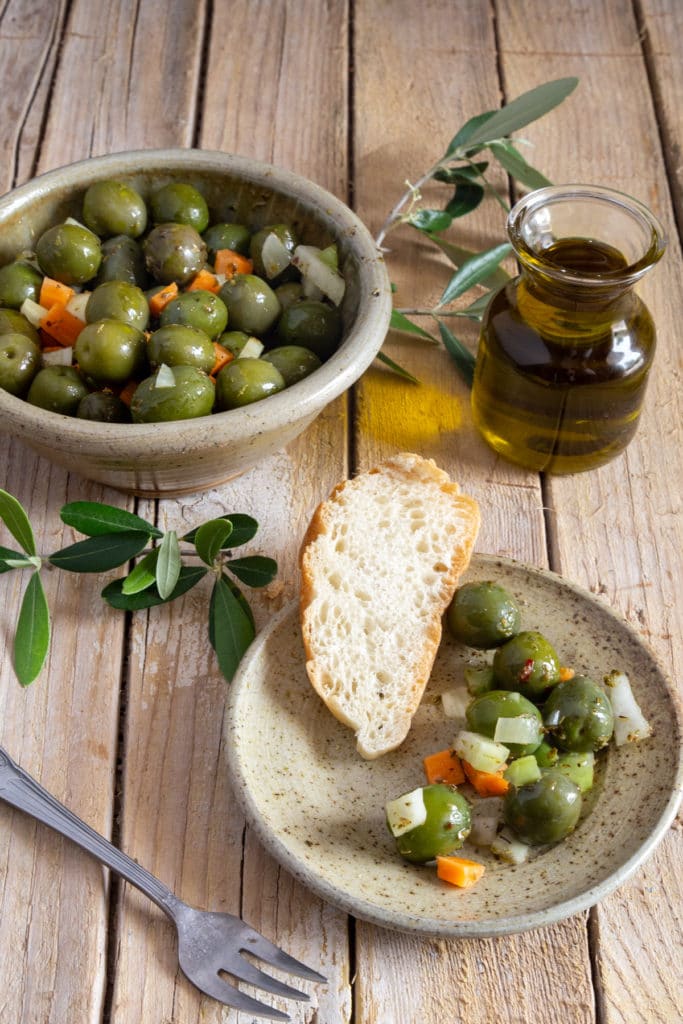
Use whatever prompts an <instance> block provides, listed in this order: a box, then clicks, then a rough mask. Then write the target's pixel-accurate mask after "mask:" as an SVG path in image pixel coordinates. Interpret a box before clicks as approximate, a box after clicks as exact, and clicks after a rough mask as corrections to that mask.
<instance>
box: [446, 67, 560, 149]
mask: <svg viewBox="0 0 683 1024" xmlns="http://www.w3.org/2000/svg"><path fill="white" fill-rule="evenodd" d="M578 82H579V80H578V78H557V79H555V81H553V82H545V83H544V84H543V85H538V86H536V88H535V89H530V90H529V91H528V92H525V93H523V94H522V95H521V96H518V97H517V98H516V99H514V100H511V101H510V103H507V104H506V105H505V106H504V107H501V109H500V110H497V111H496V112H495V113H494V114H493V116H492V117H487V118H485V119H484V120H483V121H482V122H481V123H480V124H479V125H478V126H476V127H475V129H474V131H473V132H471V133H470V134H469V136H468V137H467V139H466V140H465V141H466V142H467V144H468V147H469V146H473V145H485V144H487V143H489V142H492V141H494V140H495V139H501V138H503V136H505V135H509V134H510V132H516V131H517V130H518V129H519V128H524V127H525V126H526V125H527V124H530V123H531V122H532V121H536V120H538V118H539V117H543V115H544V114H547V113H548V111H550V110H553V109H554V108H555V107H557V106H558V105H559V104H560V103H561V102H562V100H564V99H566V98H567V96H569V94H570V93H571V92H573V91H574V89H575V88H576V86H577V85H578ZM468 123H469V122H468ZM465 127H467V126H465ZM457 137H458V136H457V135H456V139H457ZM453 141H455V139H454V140H453ZM451 145H453V143H451ZM450 151H451V150H450V147H449V150H448V152H450Z"/></svg>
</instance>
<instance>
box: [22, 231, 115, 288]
mask: <svg viewBox="0 0 683 1024" xmlns="http://www.w3.org/2000/svg"><path fill="white" fill-rule="evenodd" d="M36 256H37V257H38V263H39V264H40V269H41V270H42V271H43V273H44V274H47V275H48V276H49V277H53V278H55V280H57V281H61V282H62V283H63V284H69V285H79V284H85V283H86V281H90V280H91V279H92V278H93V277H94V276H95V274H96V273H97V271H98V269H99V266H100V262H101V260H102V250H101V247H100V240H99V238H98V237H97V235H95V234H93V232H92V231H90V230H89V229H88V228H85V227H82V226H81V225H80V224H67V223H65V224H55V225H54V227H51V228H48V229H47V231H45V232H43V234H42V235H41V236H40V238H39V239H38V242H37V244H36Z"/></svg>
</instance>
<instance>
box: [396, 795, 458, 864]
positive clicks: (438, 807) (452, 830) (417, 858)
mask: <svg viewBox="0 0 683 1024" xmlns="http://www.w3.org/2000/svg"><path fill="white" fill-rule="evenodd" d="M422 795H423V798H424V804H425V810H426V811H427V817H426V819H425V821H424V822H423V823H422V825H417V826H416V827H415V828H412V829H410V831H409V832H404V833H403V834H402V835H400V836H397V837H396V847H397V849H398V852H399V853H400V854H401V856H402V857H405V859H406V860H409V861H411V863H413V864H425V863H426V862H427V861H430V860H434V859H435V858H436V857H437V856H447V855H448V854H449V853H453V852H454V850H459V849H460V847H461V846H462V844H463V843H464V841H465V839H466V838H467V836H468V835H469V832H470V828H471V825H472V821H471V812H470V805H469V803H468V802H467V800H466V799H465V797H464V796H463V795H462V793H459V792H458V790H457V789H456V787H455V786H447V785H445V783H442V782H435V783H432V784H431V785H429V786H424V787H423V790H422Z"/></svg>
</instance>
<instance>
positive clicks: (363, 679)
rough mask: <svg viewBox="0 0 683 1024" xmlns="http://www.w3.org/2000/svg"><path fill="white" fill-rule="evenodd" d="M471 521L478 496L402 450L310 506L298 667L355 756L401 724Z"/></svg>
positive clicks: (472, 532) (467, 543)
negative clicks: (351, 736)
mask: <svg viewBox="0 0 683 1024" xmlns="http://www.w3.org/2000/svg"><path fill="white" fill-rule="evenodd" d="M478 529H479V509H478V506H477V503H476V501H474V499H473V498H470V497H468V496H467V495H464V494H461V493H460V489H459V487H458V485H457V484H456V483H455V482H453V481H451V480H450V478H449V477H448V475H447V474H446V473H445V472H444V471H443V470H441V469H439V468H438V467H437V465H436V463H434V462H433V461H432V460H430V459H423V458H422V457H421V456H419V455H415V454H412V453H403V454H400V455H396V456H394V457H393V458H391V459H388V460H387V461H386V462H384V463H382V464H381V465H380V466H378V467H377V468H376V469H373V470H371V471H369V472H367V473H362V474H359V475H358V476H357V477H355V478H354V479H352V480H348V481H345V482H344V483H342V484H340V485H339V486H338V487H337V488H336V489H335V490H334V491H333V493H332V495H331V496H330V498H329V499H328V500H327V501H324V502H323V503H322V504H321V505H320V506H319V507H318V509H317V510H316V512H315V514H314V516H313V519H312V521H311V524H310V527H309V529H308V531H307V533H306V536H305V538H304V542H303V545H302V551H301V569H302V590H301V623H302V635H303V641H304V647H305V651H306V659H307V660H306V671H307V673H308V677H309V679H310V681H311V683H312V685H313V686H314V688H315V689H316V691H317V692H318V694H319V695H320V697H321V698H322V699H323V700H324V702H325V703H326V704H327V706H328V708H329V709H330V711H331V712H332V713H333V714H334V715H335V716H336V717H337V718H338V719H339V720H340V721H341V722H343V723H344V724H345V725H347V726H348V727H349V728H351V729H353V730H354V732H355V733H356V742H357V748H358V751H359V753H360V754H361V755H362V756H363V757H365V758H375V757H379V756H380V755H381V754H384V753H386V752H387V751H389V750H393V749H394V748H395V747H397V746H398V745H399V744H400V743H401V742H402V740H403V739H404V738H405V736H406V735H407V733H408V730H409V728H410V722H411V719H412V716H413V715H414V713H415V711H416V709H417V707H418V705H419V703H420V699H421V697H422V694H423V692H424V690H425V687H426V685H427V682H428V680H429V675H430V672H431V668H432V665H433V662H434V658H435V656H436V652H437V649H438V646H439V642H440V639H441V619H442V615H443V612H444V611H445V609H446V608H447V606H448V604H449V603H450V601H451V599H452V597H453V593H454V592H455V589H456V587H457V584H458V580H459V578H460V576H461V574H462V573H463V572H464V571H465V569H466V568H467V565H468V564H469V560H470V556H471V553H472V550H473V548H474V543H475V540H476V536H477V532H478Z"/></svg>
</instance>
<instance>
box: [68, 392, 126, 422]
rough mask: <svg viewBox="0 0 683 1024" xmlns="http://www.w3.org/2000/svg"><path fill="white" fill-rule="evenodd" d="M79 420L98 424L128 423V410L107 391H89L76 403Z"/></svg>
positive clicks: (116, 397) (123, 403) (115, 396)
mask: <svg viewBox="0 0 683 1024" xmlns="http://www.w3.org/2000/svg"><path fill="white" fill-rule="evenodd" d="M76 415H77V416H78V418H79V420H94V421H96V422H98V423H130V418H131V417H130V409H129V408H128V406H127V405H126V404H125V402H122V401H121V399H120V398H119V397H118V396H117V395H113V394H111V392H109V391H91V392H90V394H89V395H86V396H85V398H82V399H81V400H80V402H79V403H78V409H77V411H76Z"/></svg>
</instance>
